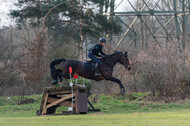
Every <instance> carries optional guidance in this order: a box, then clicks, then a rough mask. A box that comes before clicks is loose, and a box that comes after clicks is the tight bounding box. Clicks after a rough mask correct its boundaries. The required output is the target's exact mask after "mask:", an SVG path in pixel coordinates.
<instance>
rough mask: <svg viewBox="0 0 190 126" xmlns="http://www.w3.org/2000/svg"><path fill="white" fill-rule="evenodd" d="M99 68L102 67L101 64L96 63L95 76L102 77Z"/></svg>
mask: <svg viewBox="0 0 190 126" xmlns="http://www.w3.org/2000/svg"><path fill="white" fill-rule="evenodd" d="M99 66H100V64H99V63H96V64H95V74H94V76H96V77H97V76H101V74H100V72H99Z"/></svg>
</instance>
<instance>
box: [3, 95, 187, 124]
mask: <svg viewBox="0 0 190 126" xmlns="http://www.w3.org/2000/svg"><path fill="white" fill-rule="evenodd" d="M144 95H146V94H144V93H137V94H133V96H135V97H142V96H144ZM18 98H19V97H16V96H15V97H11V98H7V97H0V126H9V125H11V126H12V125H13V126H28V125H33V126H59V125H60V126H63V125H77V126H78V125H79V126H80V125H81V126H85V125H86V126H89V125H90V126H91V125H92V126H93V125H96V126H97V125H121V126H124V125H126V126H127V125H129V126H130V125H136V126H149V125H150V126H153V125H157V126H166V125H167V126H170V125H171V126H174V125H175V126H176V125H179V126H186V125H189V124H190V120H189V118H190V103H183V104H177V103H175V104H174V103H170V104H159V103H155V102H146V101H144V100H133V101H130V100H129V96H128V95H125V96H106V95H100V96H99V97H98V98H97V100H96V103H93V104H94V106H95V107H96V108H99V109H101V112H99V113H94V112H89V113H88V114H86V115H62V116H36V111H37V110H39V108H40V103H41V95H31V96H26V97H25V98H33V99H34V100H35V102H34V103H31V104H24V105H17V101H18ZM92 99H93V98H92ZM64 109H67V108H64V107H61V108H59V109H57V113H60V112H62V111H63V110H64Z"/></svg>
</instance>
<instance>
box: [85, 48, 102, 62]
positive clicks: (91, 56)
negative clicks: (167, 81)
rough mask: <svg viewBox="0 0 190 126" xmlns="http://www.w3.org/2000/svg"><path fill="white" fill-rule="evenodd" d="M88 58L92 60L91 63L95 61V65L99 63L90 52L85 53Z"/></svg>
mask: <svg viewBox="0 0 190 126" xmlns="http://www.w3.org/2000/svg"><path fill="white" fill-rule="evenodd" d="M87 55H88V57H89V58H90V59H92V60H93V61H95V62H96V63H100V60H99V59H98V58H96V56H94V54H92V53H91V52H90V51H88V53H87Z"/></svg>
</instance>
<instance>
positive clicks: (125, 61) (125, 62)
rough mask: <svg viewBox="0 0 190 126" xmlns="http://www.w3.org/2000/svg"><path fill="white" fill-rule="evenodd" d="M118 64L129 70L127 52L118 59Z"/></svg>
mask: <svg viewBox="0 0 190 126" xmlns="http://www.w3.org/2000/svg"><path fill="white" fill-rule="evenodd" d="M120 63H121V64H122V65H123V66H124V67H125V68H126V69H127V70H128V71H129V70H130V69H131V67H130V62H129V59H128V52H127V51H126V52H125V53H123V55H122V56H121V58H120Z"/></svg>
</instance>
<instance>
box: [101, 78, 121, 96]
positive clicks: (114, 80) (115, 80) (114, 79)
mask: <svg viewBox="0 0 190 126" xmlns="http://www.w3.org/2000/svg"><path fill="white" fill-rule="evenodd" d="M104 78H105V79H106V80H109V81H113V82H116V83H118V84H119V86H120V89H121V94H122V95H124V94H125V88H124V86H123V84H122V83H121V81H120V80H119V79H117V78H115V77H112V76H106V77H104Z"/></svg>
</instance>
